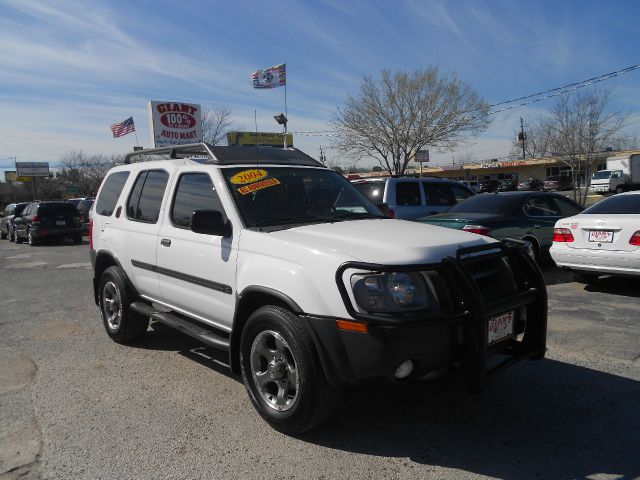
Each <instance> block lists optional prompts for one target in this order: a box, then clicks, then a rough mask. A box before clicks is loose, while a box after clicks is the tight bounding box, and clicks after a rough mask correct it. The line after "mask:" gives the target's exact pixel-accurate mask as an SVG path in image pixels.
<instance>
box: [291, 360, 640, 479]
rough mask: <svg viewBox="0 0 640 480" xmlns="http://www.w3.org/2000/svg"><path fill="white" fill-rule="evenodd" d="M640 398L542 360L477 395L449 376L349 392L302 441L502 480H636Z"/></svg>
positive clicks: (635, 388)
mask: <svg viewBox="0 0 640 480" xmlns="http://www.w3.org/2000/svg"><path fill="white" fill-rule="evenodd" d="M639 402H640V382H636V381H633V380H630V379H626V378H623V377H618V376H615V375H611V374H607V373H602V372H598V371H595V370H590V369H587V368H582V367H578V366H574V365H570V364H566V363H562V362H558V361H553V360H543V361H542V362H536V363H525V364H521V365H518V366H516V367H514V368H513V369H511V370H509V371H507V372H505V373H504V374H503V375H502V376H500V377H499V378H497V379H496V380H495V381H493V382H491V383H490V384H489V385H488V386H487V389H486V390H485V391H484V392H483V393H481V394H478V395H470V394H467V393H465V392H464V391H463V390H461V389H460V388H458V387H456V386H455V385H453V384H452V383H451V382H449V381H447V380H441V381H438V382H436V383H431V384H418V385H413V386H406V387H399V388H392V387H386V388H383V387H377V388H368V389H366V390H358V391H352V392H349V394H348V395H347V398H346V399H345V401H344V404H343V406H342V412H341V413H340V414H339V416H338V417H337V418H336V419H334V420H333V421H332V422H331V423H330V424H329V425H328V426H326V427H324V428H323V427H321V428H320V429H318V430H315V431H312V432H310V433H309V434H306V435H304V436H303V437H301V438H302V439H304V440H305V441H308V442H311V443H314V444H318V445H323V446H325V447H328V448H332V449H337V450H342V451H347V452H354V453H358V454H365V455H374V456H381V457H398V458H405V457H406V458H408V459H409V460H411V461H412V462H416V463H419V464H423V465H434V466H442V467H449V468H455V469H460V470H463V471H467V472H471V473H473V474H480V475H487V476H491V477H496V478H508V479H551V478H553V479H572V478H582V479H586V478H587V477H590V476H592V475H596V474H603V473H604V474H613V475H615V477H614V478H622V479H631V478H637V477H638V476H639V475H640V456H639V455H638V445H640V416H639V415H638V414H637V412H636V409H637V406H638V404H639ZM416 473H417V472H416ZM387 474H388V475H392V472H387ZM388 475H387V476H388ZM598 478H599V477H598ZM606 478H610V477H606Z"/></svg>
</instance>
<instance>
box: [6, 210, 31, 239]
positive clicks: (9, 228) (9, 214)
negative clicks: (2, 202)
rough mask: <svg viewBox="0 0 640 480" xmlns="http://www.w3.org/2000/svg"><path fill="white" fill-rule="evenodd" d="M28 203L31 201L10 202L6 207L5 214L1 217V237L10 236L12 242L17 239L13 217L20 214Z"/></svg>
mask: <svg viewBox="0 0 640 480" xmlns="http://www.w3.org/2000/svg"><path fill="white" fill-rule="evenodd" d="M27 205H29V202H22V203H10V204H9V205H7V206H6V207H5V209H4V216H3V217H2V219H0V238H2V239H5V238H7V237H9V241H10V242H13V241H15V235H14V230H13V219H14V217H17V216H19V215H20V214H21V213H22V210H24V207H26V206H27Z"/></svg>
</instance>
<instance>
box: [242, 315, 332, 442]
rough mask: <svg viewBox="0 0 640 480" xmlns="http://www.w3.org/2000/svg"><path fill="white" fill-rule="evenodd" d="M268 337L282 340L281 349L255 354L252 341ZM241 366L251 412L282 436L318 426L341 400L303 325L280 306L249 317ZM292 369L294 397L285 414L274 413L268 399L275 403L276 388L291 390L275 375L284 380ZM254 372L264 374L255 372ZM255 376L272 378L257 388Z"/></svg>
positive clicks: (244, 330) (287, 381)
mask: <svg viewBox="0 0 640 480" xmlns="http://www.w3.org/2000/svg"><path fill="white" fill-rule="evenodd" d="M269 336H271V337H273V338H274V339H277V338H278V337H280V338H281V339H282V340H284V341H283V342H282V341H280V342H277V341H276V344H277V343H280V347H281V348H278V347H276V346H275V345H274V349H273V352H272V353H271V350H269V356H270V357H271V358H267V357H264V358H262V357H261V355H260V353H259V350H260V349H258V348H257V347H256V348H255V349H254V342H256V339H265V340H267V341H268V340H269V338H268V337H269ZM265 337H267V338H265ZM258 341H260V340H258ZM283 353H284V354H283ZM252 355H254V358H252ZM258 357H260V358H258ZM252 362H253V365H252ZM240 364H241V369H242V379H243V381H244V385H245V387H246V389H247V393H248V394H249V398H250V399H251V402H252V403H253V405H254V407H255V408H256V410H257V411H258V413H259V414H260V415H261V416H262V418H264V419H265V421H266V422H267V423H269V424H270V425H271V426H272V427H273V428H275V429H276V430H278V431H280V432H283V433H287V434H295V433H301V432H305V431H307V430H310V429H312V428H314V427H316V426H318V425H320V424H321V423H323V422H324V421H326V420H327V419H328V418H329V417H330V416H331V415H332V414H333V412H334V411H335V410H336V408H337V406H338V404H339V402H340V399H341V397H342V395H341V392H340V391H339V390H337V389H335V388H334V387H332V386H331V385H330V384H329V382H328V381H327V379H326V377H325V375H324V372H323V370H322V366H321V365H320V360H319V357H318V353H317V351H316V348H315V346H314V344H313V341H312V340H311V336H310V335H309V332H308V331H307V329H306V327H305V325H304V324H303V323H302V321H301V320H300V318H299V317H298V316H297V315H295V314H293V313H292V312H290V311H288V310H285V309H284V308H281V307H277V306H274V305H267V306H263V307H261V308H259V309H258V310H256V311H255V312H253V314H251V316H250V317H249V319H248V321H247V324H246V326H245V328H244V329H243V331H242V337H241V340H240ZM256 364H258V365H256ZM292 366H293V367H295V373H296V377H295V378H296V389H295V392H293V396H294V398H293V399H292V400H291V402H292V404H291V405H288V406H286V409H283V410H278V409H277V406H272V405H270V404H269V401H270V399H269V396H271V397H272V398H275V397H276V396H277V392H274V389H275V390H278V391H279V389H280V388H282V387H281V386H280V385H282V384H283V383H284V385H286V386H287V387H286V389H285V390H286V393H289V392H291V391H292V390H289V387H290V385H289V382H290V379H289V378H287V379H286V380H282V379H279V378H278V372H279V371H280V372H283V373H282V375H283V376H287V377H288V372H289V371H290V369H291V367H292ZM257 368H259V369H262V370H263V371H262V372H256V371H255V370H256V369H257ZM274 372H275V373H274ZM284 372H287V373H284ZM258 373H262V374H264V375H272V376H271V377H270V378H268V379H267V381H266V382H265V383H264V384H263V385H262V386H259V385H258V384H257V383H256V379H255V378H254V374H258ZM274 375H275V376H274ZM270 380H272V381H270ZM277 382H280V383H277ZM267 383H268V384H269V385H267ZM269 387H271V388H269ZM271 401H272V402H273V401H274V400H271Z"/></svg>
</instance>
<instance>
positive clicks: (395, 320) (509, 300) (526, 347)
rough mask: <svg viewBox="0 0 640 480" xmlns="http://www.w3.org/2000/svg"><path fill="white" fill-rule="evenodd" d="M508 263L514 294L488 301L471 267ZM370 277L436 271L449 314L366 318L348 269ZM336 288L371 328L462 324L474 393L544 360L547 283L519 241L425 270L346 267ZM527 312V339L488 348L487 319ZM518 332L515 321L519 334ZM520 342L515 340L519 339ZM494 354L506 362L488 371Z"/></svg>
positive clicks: (473, 250)
mask: <svg viewBox="0 0 640 480" xmlns="http://www.w3.org/2000/svg"><path fill="white" fill-rule="evenodd" d="M503 258H506V259H507V260H508V265H509V266H510V268H511V269H512V274H513V277H514V280H515V284H516V290H515V291H514V292H510V293H507V294H506V295H505V296H504V297H503V298H500V299H499V300H494V301H491V302H485V301H484V299H483V295H482V291H481V288H482V287H481V285H479V284H478V282H477V281H476V280H474V278H473V275H472V272H471V271H470V267H471V266H472V264H474V263H475V262H487V261H495V262H500V261H502V259H503ZM349 269H353V270H364V271H370V272H419V271H422V272H425V271H433V272H436V273H437V274H438V275H439V276H440V277H441V278H442V279H443V280H444V282H445V284H446V287H447V289H448V292H449V296H450V300H451V308H450V311H448V312H445V313H443V312H435V313H424V312H421V313H413V314H412V313H409V314H403V315H397V314H388V315H387V314H366V313H362V312H359V311H357V310H356V309H355V308H354V307H353V304H352V303H351V299H350V297H349V294H348V291H347V287H346V286H345V284H344V282H343V275H344V272H345V271H346V270H349ZM336 283H337V285H338V290H339V291H340V295H341V297H342V300H343V302H344V304H345V306H346V308H347V310H348V312H349V314H350V315H351V316H352V317H353V318H355V319H357V320H360V321H365V322H367V323H369V325H370V326H395V327H400V326H403V325H410V324H424V322H428V323H429V324H430V325H442V324H446V325H452V326H455V325H462V328H463V331H464V342H463V345H462V356H461V358H460V361H461V366H462V368H461V371H462V373H463V375H464V380H465V383H466V384H467V386H468V387H469V388H471V389H472V390H478V389H480V388H482V386H483V385H484V383H485V381H486V379H487V378H488V377H490V376H493V375H495V374H497V373H498V372H501V371H502V370H504V369H505V368H508V367H509V366H511V365H513V364H515V363H517V362H519V361H521V360H525V359H531V360H538V359H541V358H543V357H544V355H545V350H546V336H547V290H546V286H545V282H544V278H543V276H542V273H541V272H540V269H539V268H538V266H537V264H536V263H535V261H534V260H533V259H532V258H531V256H530V255H529V252H528V250H527V247H526V244H525V243H524V242H521V241H519V240H504V241H502V242H499V243H490V244H486V245H480V246H475V247H466V248H460V249H458V251H457V252H456V256H455V257H447V258H444V259H443V260H442V261H441V262H439V263H431V264H422V265H378V264H371V263H363V262H346V263H344V264H342V265H341V266H340V267H339V268H338V270H337V271H336ZM521 308H525V309H526V328H525V330H524V334H523V335H522V338H521V339H520V340H518V339H517V338H513V337H512V338H509V339H507V340H505V341H499V342H497V343H496V344H494V345H488V341H487V336H488V332H487V326H488V320H489V319H490V318H492V317H494V316H496V315H499V314H501V313H504V312H507V311H510V310H517V309H521ZM515 329H516V325H515V319H514V331H515ZM514 337H515V336H514ZM495 354H500V355H503V356H505V357H506V358H505V359H502V360H500V361H499V362H497V363H495V364H493V365H492V366H491V367H488V366H487V365H488V361H487V360H488V358H490V357H492V356H493V355H495Z"/></svg>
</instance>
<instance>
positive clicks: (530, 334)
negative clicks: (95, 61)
mask: <svg viewBox="0 0 640 480" xmlns="http://www.w3.org/2000/svg"><path fill="white" fill-rule="evenodd" d="M154 159H156V160H154ZM94 207H95V208H94V210H93V211H92V219H91V226H90V229H91V231H90V241H91V259H92V263H93V267H94V279H93V283H94V292H95V301H96V304H98V305H99V306H100V310H101V314H102V318H103V322H104V327H105V329H106V331H107V333H108V334H109V336H110V337H111V338H112V339H113V340H115V341H116V342H119V343H127V342H131V341H134V340H136V339H139V338H140V337H141V336H142V335H143V334H144V333H145V332H146V331H147V328H148V325H149V320H150V319H151V320H154V321H159V322H162V323H165V324H167V325H169V326H171V327H174V328H176V329H178V330H180V331H182V332H183V333H186V334H187V335H191V336H193V337H196V338H198V339H199V340H201V341H202V342H203V343H205V344H207V345H209V346H212V347H214V348H218V349H222V350H225V351H228V353H229V365H230V367H231V369H232V371H233V372H235V373H241V374H242V378H243V381H244V384H245V386H246V388H247V392H248V393H249V397H250V399H251V401H252V402H253V404H254V406H255V407H256V409H257V411H258V412H259V413H260V415H262V417H263V418H264V419H265V420H266V421H267V422H269V423H270V424H271V425H272V426H273V427H274V428H276V429H278V430H280V431H283V432H287V433H294V432H302V431H305V430H308V429H310V428H312V427H314V426H316V425H318V424H319V423H321V422H322V421H323V420H325V419H326V418H328V417H329V415H330V414H331V413H332V411H333V410H334V409H335V408H336V407H337V406H338V405H339V398H340V395H339V393H340V390H341V389H342V388H343V387H344V386H346V385H354V384H360V383H364V382H370V381H373V380H378V381H381V380H390V381H392V382H406V381H414V380H418V379H421V378H423V377H424V376H425V375H428V374H431V373H434V372H439V371H442V370H444V369H447V368H448V367H452V366H453V365H455V366H456V367H458V371H460V372H461V373H462V374H463V375H462V378H464V379H465V381H466V383H467V385H468V386H469V387H472V388H479V387H481V386H482V385H483V383H484V381H485V379H486V377H487V376H488V375H489V374H491V373H493V372H495V371H497V370H500V369H501V368H503V367H505V366H507V365H510V364H512V363H514V362H515V361H517V360H521V359H524V358H541V357H542V356H544V352H545V341H546V313H547V303H546V290H545V286H544V282H543V280H542V276H541V274H540V271H539V270H538V268H537V267H536V265H535V264H534V263H533V262H532V261H531V259H530V258H529V256H528V255H527V253H526V249H525V248H523V247H522V245H521V244H518V243H500V242H497V241H495V240H493V239H490V238H488V237H483V236H480V235H475V234H471V233H465V232H459V231H455V230H451V229H447V228H440V227H435V226H429V225H423V224H420V223H416V222H407V221H402V220H392V219H388V218H385V217H383V216H382V215H381V213H380V211H379V210H378V209H377V208H376V206H375V205H374V204H373V203H371V202H370V201H369V200H368V199H367V198H366V197H365V196H364V195H362V194H360V193H359V192H358V191H357V190H356V189H355V188H354V187H353V186H352V185H351V184H350V183H349V182H348V181H347V180H346V179H345V178H344V177H342V176H341V175H339V174H337V173H336V172H333V171H331V170H329V169H327V168H325V167H323V166H322V165H321V164H320V163H318V162H316V161H315V160H313V159H312V158H311V157H309V156H307V155H305V154H304V153H302V152H300V151H299V150H294V149H276V148H271V149H269V148H260V147H250V148H249V147H213V146H211V145H208V144H204V143H203V144H193V145H184V146H180V147H167V148H160V149H154V150H144V151H141V152H134V153H131V154H129V155H128V156H127V158H126V164H125V165H123V166H119V167H115V168H113V169H112V170H111V171H110V172H109V173H108V175H107V176H106V178H105V179H104V181H103V183H102V186H101V187H100V190H99V192H98V196H97V200H96V202H95V205H94ZM498 353H500V354H506V355H507V357H506V360H504V359H503V358H504V357H500V359H503V360H502V363H499V364H498V365H495V362H491V364H492V368H488V367H487V365H488V360H487V359H488V358H489V357H491V356H492V355H494V354H498ZM497 358H498V357H496V359H497Z"/></svg>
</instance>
